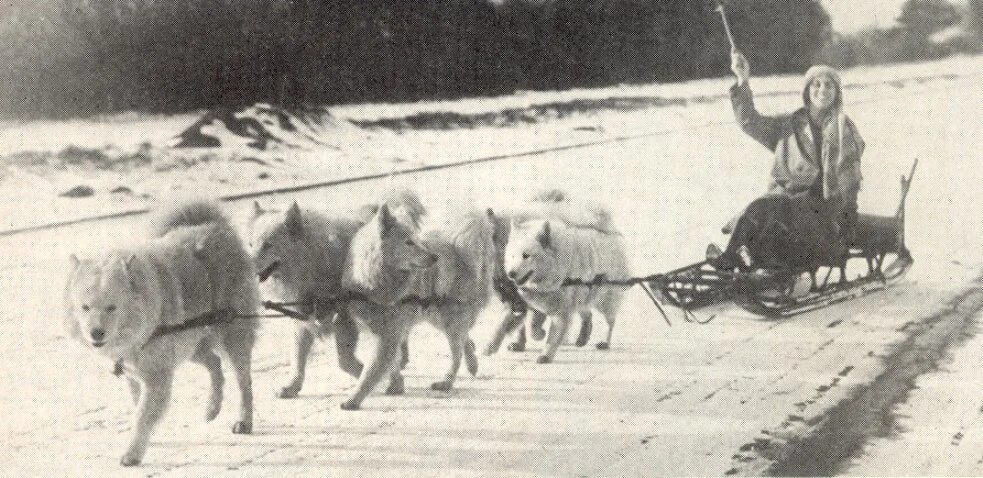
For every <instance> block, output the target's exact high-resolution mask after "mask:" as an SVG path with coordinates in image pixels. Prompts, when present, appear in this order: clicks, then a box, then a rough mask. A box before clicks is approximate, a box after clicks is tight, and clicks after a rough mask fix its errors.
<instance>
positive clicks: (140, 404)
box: [65, 201, 257, 466]
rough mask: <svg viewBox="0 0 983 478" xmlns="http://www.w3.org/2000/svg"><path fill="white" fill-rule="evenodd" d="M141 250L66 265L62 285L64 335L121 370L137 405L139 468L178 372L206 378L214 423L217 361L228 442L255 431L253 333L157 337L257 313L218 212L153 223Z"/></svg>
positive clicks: (134, 451) (232, 326)
mask: <svg viewBox="0 0 983 478" xmlns="http://www.w3.org/2000/svg"><path fill="white" fill-rule="evenodd" d="M150 222H151V226H150V230H151V232H152V236H151V237H150V238H148V240H147V241H146V242H145V243H143V245H141V246H138V247H135V248H131V249H114V250H110V251H108V252H106V253H104V254H101V255H100V256H98V257H94V258H88V259H83V260H79V259H76V258H75V256H72V263H73V266H72V270H71V272H70V274H69V278H68V282H67V285H66V289H65V291H66V294H65V309H66V315H65V317H66V322H65V326H66V328H67V330H68V333H69V335H71V336H72V337H73V338H75V339H76V340H78V341H80V342H81V343H83V344H84V345H86V346H87V347H88V348H90V349H91V350H92V351H93V352H95V353H98V354H100V355H103V356H105V357H107V358H109V359H110V360H111V361H113V362H118V363H121V364H122V367H123V370H124V373H125V375H126V378H127V380H128V381H129V385H130V390H131V392H132V395H133V399H134V401H135V402H136V405H137V411H136V415H135V420H134V425H133V428H132V430H133V432H132V437H131V439H130V443H129V446H128V447H127V450H126V452H125V454H124V455H123V457H122V460H121V463H122V464H123V465H127V466H129V465H136V464H138V463H140V461H141V460H142V459H143V456H144V454H145V452H146V449H147V444H148V441H149V439H150V435H151V433H152V432H153V428H154V427H155V425H156V424H157V423H158V422H159V420H160V419H161V417H162V416H163V414H164V411H165V409H166V407H167V404H168V402H169V399H170V392H171V382H172V378H173V375H174V369H175V368H176V367H177V366H178V365H179V364H180V363H181V362H183V361H185V360H188V359H191V360H192V361H194V362H197V363H200V364H202V365H204V366H205V368H206V369H207V370H208V372H209V375H210V376H211V397H210V400H209V406H208V409H207V411H206V418H207V419H209V420H211V419H213V418H214V417H215V416H216V415H218V412H219V410H220V409H221V405H222V385H223V381H224V379H223V376H222V368H221V365H220V359H219V356H218V355H216V352H217V353H218V354H219V355H221V356H222V357H223V358H224V359H225V360H227V361H228V362H229V363H230V364H231V366H232V369H233V370H234V371H235V374H236V379H237V381H238V385H239V391H240V398H241V400H240V403H241V406H240V410H239V417H238V421H237V422H236V423H235V425H234V426H233V432H234V433H250V432H251V431H252V418H253V417H252V382H251V376H250V362H251V353H252V346H253V342H254V340H255V326H256V323H255V321H254V320H252V319H235V320H232V321H231V322H229V323H226V324H222V325H213V326H209V327H198V328H192V329H187V330H184V331H181V332H176V333H172V334H167V335H162V336H156V337H154V332H155V331H156V330H157V329H158V327H160V326H163V325H175V324H181V323H184V322H186V321H188V320H191V319H193V318H196V317H198V316H200V315H202V314H205V313H208V312H212V311H216V310H224V309H227V310H229V311H230V312H231V313H232V314H234V315H243V314H244V315H249V314H253V313H255V310H256V306H257V292H256V283H255V272H254V269H253V267H252V263H251V261H250V260H249V257H248V254H247V253H246V251H245V249H244V247H243V244H242V242H241V241H240V239H239V237H238V235H237V234H236V232H235V230H234V229H233V228H232V227H231V226H230V225H229V222H228V221H227V220H226V218H225V217H224V216H223V214H222V212H221V209H220V208H219V206H218V205H217V204H215V203H212V202H207V201H190V202H182V203H179V204H176V205H173V206H169V207H165V208H162V209H160V210H159V211H158V212H157V213H155V214H154V215H153V216H152V219H151V221H150Z"/></svg>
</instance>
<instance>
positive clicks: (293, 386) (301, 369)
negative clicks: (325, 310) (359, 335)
mask: <svg viewBox="0 0 983 478" xmlns="http://www.w3.org/2000/svg"><path fill="white" fill-rule="evenodd" d="M313 344H314V334H313V333H312V332H311V331H310V330H309V329H308V328H307V326H306V325H304V324H301V323H297V324H294V349H293V355H292V356H291V357H290V365H291V366H292V368H293V370H292V372H293V374H292V376H291V377H290V381H289V382H287V384H286V385H284V386H283V387H281V388H280V390H279V391H278V392H277V394H276V396H277V397H278V398H295V397H296V396H297V394H299V393H300V389H301V388H302V387H303V386H304V376H305V375H306V372H307V356H308V355H309V354H310V352H311V346H312V345H313ZM338 354H339V356H340V355H341V352H340V349H339V352H338Z"/></svg>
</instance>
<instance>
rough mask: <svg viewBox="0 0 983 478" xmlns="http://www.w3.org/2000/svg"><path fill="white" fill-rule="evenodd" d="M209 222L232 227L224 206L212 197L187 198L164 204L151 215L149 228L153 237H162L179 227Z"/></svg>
mask: <svg viewBox="0 0 983 478" xmlns="http://www.w3.org/2000/svg"><path fill="white" fill-rule="evenodd" d="M209 224H215V225H221V226H227V227H231V226H230V225H229V224H230V223H229V219H228V218H227V217H226V216H225V212H223V210H222V206H221V205H219V204H218V202H216V201H214V200H211V199H200V198H195V199H186V200H182V201H176V202H174V203H170V204H164V205H162V206H160V207H158V208H157V209H155V210H154V211H153V212H152V213H151V216H150V220H149V230H150V234H151V236H152V237H161V236H163V235H165V234H167V233H168V232H170V231H173V230H174V229H177V228H179V227H193V226H204V225H209Z"/></svg>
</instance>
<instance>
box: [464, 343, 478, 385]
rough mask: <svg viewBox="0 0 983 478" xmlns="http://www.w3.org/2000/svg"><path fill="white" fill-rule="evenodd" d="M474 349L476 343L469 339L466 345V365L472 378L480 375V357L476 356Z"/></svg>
mask: <svg viewBox="0 0 983 478" xmlns="http://www.w3.org/2000/svg"><path fill="white" fill-rule="evenodd" d="M474 349H475V347H474V341H473V340H471V338H470V337H468V341H467V342H465V343H464V364H465V365H466V366H467V367H468V373H470V374H471V376H472V377H474V376H477V375H478V356H477V355H475V353H474Z"/></svg>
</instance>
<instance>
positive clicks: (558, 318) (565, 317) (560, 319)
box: [536, 313, 570, 363]
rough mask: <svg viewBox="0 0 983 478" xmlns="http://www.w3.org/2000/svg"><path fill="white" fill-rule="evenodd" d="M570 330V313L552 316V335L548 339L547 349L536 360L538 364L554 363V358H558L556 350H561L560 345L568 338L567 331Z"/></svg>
mask: <svg viewBox="0 0 983 478" xmlns="http://www.w3.org/2000/svg"><path fill="white" fill-rule="evenodd" d="M569 328H570V314H569V313H560V314H559V315H555V316H552V323H551V324H550V333H549V336H548V337H546V349H545V350H544V351H543V354H542V355H540V356H539V357H538V358H537V359H536V363H550V362H552V361H553V357H555V356H556V350H557V349H559V348H560V343H562V342H563V338H564V337H566V336H567V329H569Z"/></svg>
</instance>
